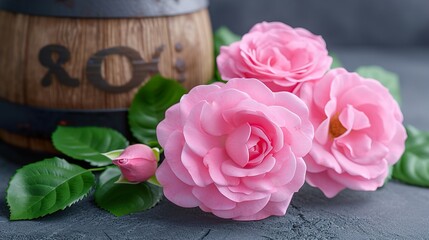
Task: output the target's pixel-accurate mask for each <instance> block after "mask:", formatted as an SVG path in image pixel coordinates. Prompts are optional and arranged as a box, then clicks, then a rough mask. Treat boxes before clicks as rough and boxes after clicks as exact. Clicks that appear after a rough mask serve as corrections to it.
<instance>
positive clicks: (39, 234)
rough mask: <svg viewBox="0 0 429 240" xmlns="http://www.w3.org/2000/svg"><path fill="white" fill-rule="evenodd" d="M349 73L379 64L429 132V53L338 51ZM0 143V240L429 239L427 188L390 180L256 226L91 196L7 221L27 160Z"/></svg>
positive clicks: (316, 194) (310, 194)
mask: <svg viewBox="0 0 429 240" xmlns="http://www.w3.org/2000/svg"><path fill="white" fill-rule="evenodd" d="M334 50H335V52H336V53H337V54H338V56H339V57H340V58H341V59H342V61H343V63H344V64H345V65H346V66H347V68H348V69H349V70H354V69H356V67H358V66H360V65H368V64H378V65H381V66H383V67H385V68H387V69H389V70H391V71H395V72H397V73H398V74H399V75H400V77H401V80H402V82H401V83H402V92H403V112H404V114H405V119H406V120H405V121H406V123H407V124H414V125H416V126H417V127H419V128H422V129H425V130H429V125H428V122H429V113H428V111H427V109H428V108H427V102H428V101H429V95H428V94H427V92H428V89H429V49H403V50H393V49H368V48H357V49H334ZM38 158H40V156H37V155H32V156H30V155H28V154H23V153H22V152H21V151H17V150H16V149H11V148H10V147H8V146H5V145H4V144H0V239H429V217H428V216H429V205H428V203H429V189H425V188H418V187H413V186H408V185H404V184H401V183H398V182H394V181H393V182H390V183H389V184H388V185H387V186H386V187H384V188H382V189H380V190H378V191H376V192H355V191H344V192H342V193H340V194H339V195H338V196H337V197H335V198H333V199H327V198H325V197H324V196H323V195H322V193H321V192H320V191H318V190H317V189H314V188H311V187H309V186H305V187H304V188H303V189H302V190H301V191H300V192H298V193H297V194H296V195H295V197H294V199H293V201H292V204H291V206H290V208H289V209H288V212H287V214H286V216H284V217H271V218H268V219H266V220H262V221H256V222H234V221H229V220H222V219H219V218H217V217H215V216H213V215H211V214H208V213H204V212H202V211H200V210H199V209H183V208H180V207H177V206H174V205H173V204H171V203H170V202H168V201H167V200H164V201H162V202H161V203H160V204H159V205H158V206H156V207H155V208H153V209H151V210H149V211H147V212H143V213H137V214H132V215H129V216H125V217H121V218H116V217H114V216H112V215H110V214H109V213H107V212H105V211H103V210H100V209H98V208H97V207H96V206H95V204H94V200H93V196H92V195H91V196H90V197H88V198H86V199H85V200H83V201H82V202H79V203H77V204H75V205H73V206H72V207H70V208H68V209H66V210H65V211H62V212H58V213H55V214H52V215H50V216H47V217H45V218H42V219H37V220H33V221H19V222H10V221H8V215H9V213H8V209H7V206H6V203H5V200H4V199H5V194H6V193H5V190H6V187H7V182H8V179H9V178H10V176H11V175H12V174H13V172H14V171H15V169H17V168H18V167H19V166H20V164H18V162H23V161H25V159H33V160H36V159H38Z"/></svg>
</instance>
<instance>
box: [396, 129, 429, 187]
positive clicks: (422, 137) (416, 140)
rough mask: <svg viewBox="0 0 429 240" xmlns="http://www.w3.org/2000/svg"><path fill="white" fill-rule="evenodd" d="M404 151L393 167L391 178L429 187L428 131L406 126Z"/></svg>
mask: <svg viewBox="0 0 429 240" xmlns="http://www.w3.org/2000/svg"><path fill="white" fill-rule="evenodd" d="M407 134H408V138H407V141H406V142H405V153H404V154H403V155H402V157H401V159H400V160H399V162H398V163H396V164H395V165H394V167H393V178H395V179H398V180H400V181H402V182H404V183H408V184H412V185H416V186H421V187H429V132H423V131H419V130H418V129H416V128H414V127H412V126H408V127H407Z"/></svg>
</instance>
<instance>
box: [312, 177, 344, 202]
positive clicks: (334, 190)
mask: <svg viewBox="0 0 429 240" xmlns="http://www.w3.org/2000/svg"><path fill="white" fill-rule="evenodd" d="M306 179H307V183H308V184H310V185H311V186H313V187H317V188H319V189H320V190H322V192H323V194H325V196H326V197H327V198H333V197H335V196H336V195H337V194H338V193H339V192H341V191H342V190H344V189H345V188H346V187H345V186H344V185H343V184H341V183H340V182H337V181H335V180H333V179H332V178H331V177H330V175H329V174H328V171H325V172H320V173H307V177H306ZM340 181H341V180H340Z"/></svg>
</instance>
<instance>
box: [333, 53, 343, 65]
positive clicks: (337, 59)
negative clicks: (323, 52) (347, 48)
mask: <svg viewBox="0 0 429 240" xmlns="http://www.w3.org/2000/svg"><path fill="white" fill-rule="evenodd" d="M330 55H331V57H332V64H331V69H334V68H340V67H342V66H343V64H341V61H340V59H339V58H338V56H337V54H335V53H330Z"/></svg>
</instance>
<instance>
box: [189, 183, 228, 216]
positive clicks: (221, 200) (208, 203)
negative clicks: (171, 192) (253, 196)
mask: <svg viewBox="0 0 429 240" xmlns="http://www.w3.org/2000/svg"><path fill="white" fill-rule="evenodd" d="M192 193H193V194H194V196H195V197H196V198H198V200H200V201H201V202H202V203H204V206H205V207H207V208H209V209H210V210H211V211H213V210H230V211H231V210H233V209H234V208H236V206H237V203H235V202H233V201H231V200H229V199H228V198H226V197H225V196H223V195H222V194H221V193H220V192H219V190H218V189H217V188H216V186H215V185H214V184H210V185H209V186H207V187H203V188H202V187H195V188H194V189H193V191H192Z"/></svg>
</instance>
